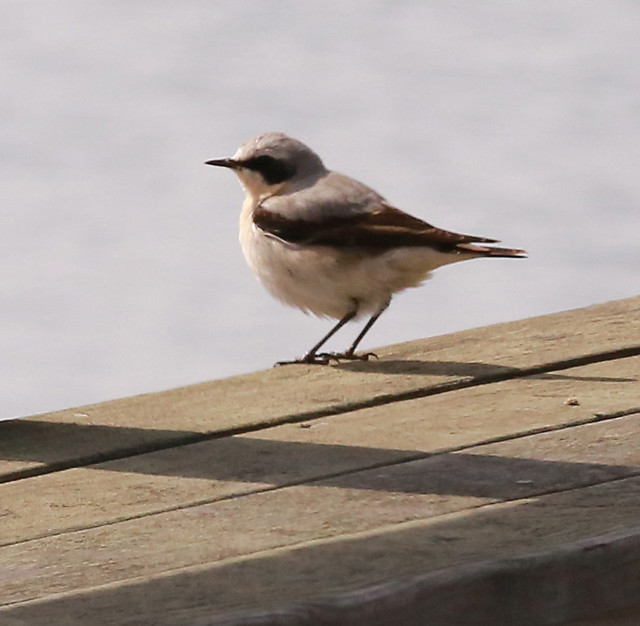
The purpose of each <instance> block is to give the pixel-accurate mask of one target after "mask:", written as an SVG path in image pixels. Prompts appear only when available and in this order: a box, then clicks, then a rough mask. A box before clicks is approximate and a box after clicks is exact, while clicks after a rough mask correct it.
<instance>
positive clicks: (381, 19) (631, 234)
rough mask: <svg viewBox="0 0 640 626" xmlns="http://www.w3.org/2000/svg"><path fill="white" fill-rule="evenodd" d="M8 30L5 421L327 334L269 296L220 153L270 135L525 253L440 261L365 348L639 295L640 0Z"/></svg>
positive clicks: (186, 377) (193, 14) (393, 6)
mask: <svg viewBox="0 0 640 626" xmlns="http://www.w3.org/2000/svg"><path fill="white" fill-rule="evenodd" d="M0 34H1V36H0V85H1V86H0V147H1V149H0V392H1V393H0V418H9V417H13V416H23V415H28V414H34V413H38V412H42V411H49V410H54V409H61V408H66V407H70V406H77V405H81V404H85V403H89V402H95V401H100V400H108V399H112V398H116V397H119V396H125V395H131V394H137V393H142V392H148V391H155V390H161V389H165V388H169V387H175V386H178V385H183V384H188V383H194V382H199V381H202V380H208V379H212V378H219V377H225V376H229V375H233V374H237V373H242V372H248V371H253V370H256V369H261V368H266V367H269V366H271V365H272V364H273V362H274V361H276V360H278V359H284V358H291V357H294V356H297V355H298V356H299V355H301V354H302V353H303V352H304V351H305V350H306V349H307V348H308V347H309V346H310V345H312V344H313V343H315V341H316V340H317V339H318V338H319V337H320V336H321V335H322V334H323V333H324V332H326V330H328V328H329V326H330V322H329V321H327V320H318V319H315V318H310V317H306V316H304V315H303V314H301V313H300V312H298V311H295V310H293V309H288V308H285V307H283V306H282V305H281V304H279V303H278V302H275V301H274V300H272V299H271V298H270V296H269V295H268V294H267V293H266V292H265V291H263V289H262V287H261V286H260V285H259V284H258V283H257V281H256V280H255V278H254V277H253V275H252V274H251V273H250V271H249V270H248V268H247V267H246V265H245V263H244V260H243V258H242V256H241V252H240V249H239V245H238V243H237V219H238V213H239V209H240V204H241V200H242V192H241V189H240V186H239V184H238V182H237V180H236V179H235V177H234V176H233V175H232V174H231V173H230V172H228V171H224V170H217V169H214V168H210V167H205V166H204V165H203V164H202V163H203V161H205V160H206V159H210V158H214V157H221V156H228V155H230V154H232V153H233V152H234V151H235V150H236V148H237V147H238V145H239V144H240V143H242V142H243V141H244V140H245V139H247V138H248V137H250V136H252V135H254V134H257V133H260V132H264V131H268V130H281V131H285V132H287V133H288V134H290V135H292V136H294V137H296V138H299V139H301V140H303V141H305V142H306V143H308V144H309V145H311V146H312V147H313V148H314V149H315V150H316V151H317V152H319V154H320V155H321V156H322V157H323V158H324V160H325V163H326V164H327V165H328V166H329V167H331V168H332V169H336V170H339V171H342V172H344V173H347V174H350V175H352V176H354V177H357V178H359V179H361V180H363V181H364V182H366V183H368V184H370V185H371V186H373V187H374V188H376V189H377V190H378V191H380V192H381V193H382V194H383V195H385V196H386V197H387V199H388V200H389V201H390V202H392V203H393V204H395V205H396V206H398V207H400V208H402V209H404V210H407V211H409V212H411V213H414V214H415V215H417V216H420V217H422V218H423V219H426V220H427V221H430V222H432V223H434V224H436V225H438V226H442V227H444V228H449V229H452V230H459V231H463V232H470V233H473V234H478V235H485V236H493V237H497V238H499V239H501V240H502V241H503V242H504V243H505V245H509V246H519V247H524V248H526V249H527V250H528V251H529V253H530V259H529V260H526V261H512V260H493V259H491V260H481V261H474V262H469V263H463V264H459V265H456V266H451V267H448V268H443V269H441V270H439V271H438V272H437V273H436V274H435V276H434V278H433V279H432V280H431V281H430V282H429V283H428V284H426V285H425V286H424V287H422V288H421V289H416V290H412V291H410V292H407V293H405V294H403V295H401V296H399V297H397V298H396V299H395V300H394V303H393V304H392V307H391V308H390V310H389V311H388V312H387V313H386V314H385V315H384V316H383V318H382V319H381V320H380V322H378V324H377V325H376V326H375V327H374V330H372V332H371V334H370V335H369V336H368V337H367V340H366V341H365V342H364V344H363V347H364V348H373V347H375V346H379V345H384V344H388V343H395V342H401V341H405V340H410V339H415V338H421V337H425V336H430V335H437V334H441V333H447V332H452V331H456V330H460V329H465V328H471V327H476V326H482V325H485V324H490V323H494V322H500V321H505V320H513V319H518V318H523V317H528V316H534V315H539V314H543V313H547V312H552V311H559V310H565V309H569V308H574V307H580V306H585V305H589V304H593V303H596V302H603V301H607V300H612V299H616V298H623V297H627V296H633V295H637V294H638V293H640V252H639V241H640V43H639V42H640V4H639V3H637V2H635V1H633V0H626V1H625V0H536V1H535V2H534V1H525V2H512V1H511V0H487V1H485V2H476V1H475V0H463V1H461V2H455V3H453V2H445V1H444V0H438V1H435V0H427V1H424V0H395V1H394V2H393V3H392V2H379V1H374V0H370V1H364V0H363V1H351V2H348V3H345V2H342V1H337V0H323V2H321V3H301V2H294V1H293V0H283V1H280V2H275V1H258V0H242V1H233V2H231V1H229V2H227V1H221V2H215V3H212V2H210V1H205V0H180V1H178V0H160V1H158V0H154V1H153V2H152V1H150V0H137V1H136V2H128V1H126V0H108V1H107V0H94V1H92V2H84V1H81V0H57V1H56V2H47V1H45V0H30V1H29V2H24V1H23V0H3V2H2V3H1V4H0ZM574 330H575V332H576V333H579V332H580V329H579V328H575V329H574ZM356 332H357V328H356V327H355V326H354V327H351V328H349V329H348V330H345V331H343V332H342V333H340V334H339V335H338V337H337V339H336V341H335V342H334V343H332V344H331V347H334V348H340V347H344V346H346V345H347V344H348V343H349V342H350V341H351V339H352V338H353V337H354V336H355V333H356ZM469 358H470V359H473V354H470V355H469Z"/></svg>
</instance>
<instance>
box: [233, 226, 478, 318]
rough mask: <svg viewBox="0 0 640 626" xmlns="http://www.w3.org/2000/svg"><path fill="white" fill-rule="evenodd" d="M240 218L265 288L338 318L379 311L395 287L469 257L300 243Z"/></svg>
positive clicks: (290, 302)
mask: <svg viewBox="0 0 640 626" xmlns="http://www.w3.org/2000/svg"><path fill="white" fill-rule="evenodd" d="M243 217H244V216H243ZM242 222H243V220H241V229H240V243H241V245H242V250H243V253H244V256H245V258H246V260H247V263H248V264H249V266H250V267H251V269H252V270H253V271H254V273H255V274H256V276H257V277H258V279H259V280H260V282H261V283H262V284H263V285H264V286H265V287H266V289H267V290H268V291H269V292H270V293H271V294H272V295H273V296H274V297H276V298H277V299H278V300H281V301H282V302H284V303H286V304H288V305H290V306H294V307H297V308H299V309H301V310H303V311H305V312H310V313H313V314H315V315H319V316H328V317H334V318H337V319H339V318H341V317H343V316H344V315H346V314H347V313H349V312H351V311H354V310H355V311H356V313H357V316H361V315H365V314H373V313H376V312H378V311H380V310H381V309H383V308H384V307H385V306H386V305H387V304H388V303H389V300H390V299H391V297H392V296H393V294H394V293H397V292H399V291H402V290H403V289H407V288H409V287H416V286H418V285H420V284H421V283H422V282H424V281H425V280H426V279H427V278H428V277H429V272H430V271H431V270H432V269H434V268H436V267H439V266H441V265H446V264H447V263H451V262H455V261H458V260H463V259H464V258H470V257H466V256H460V255H451V254H443V253H440V252H437V251H434V250H431V249H429V248H415V247H413V248H397V249H395V250H390V251H387V252H382V253H380V254H374V255H371V254H370V253H367V252H366V251H361V250H357V249H356V250H350V249H339V250H336V249H333V248H330V247H327V246H309V247H300V246H296V245H293V244H288V243H287V242H283V241H282V240H280V239H278V238H277V237H273V236H271V235H268V234H265V233H264V232H263V231H261V230H260V229H258V228H256V227H255V226H254V225H253V224H252V223H247V222H244V223H242Z"/></svg>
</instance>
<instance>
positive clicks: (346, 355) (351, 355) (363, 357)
mask: <svg viewBox="0 0 640 626" xmlns="http://www.w3.org/2000/svg"><path fill="white" fill-rule="evenodd" d="M388 306H389V303H388V302H387V303H386V304H385V305H384V306H383V307H382V308H381V309H380V310H379V311H378V312H377V313H374V314H373V315H372V316H371V318H370V319H369V321H368V322H367V323H366V324H365V326H364V328H363V329H362V330H361V331H360V334H359V335H358V336H357V337H356V338H355V340H354V342H353V343H352V344H351V345H350V346H349V349H348V350H347V351H346V352H343V353H342V354H334V355H333V357H334V358H336V359H347V360H351V361H368V360H369V358H370V357H375V358H376V359H377V358H378V355H377V354H376V353H375V352H365V353H364V354H355V351H356V348H357V347H358V344H359V343H360V342H361V341H362V338H363V337H364V336H365V335H366V334H367V333H368V332H369V331H370V330H371V327H372V326H373V325H374V324H375V323H376V321H377V320H378V318H379V317H380V316H381V315H382V314H383V313H384V312H385V311H386V310H387V307H388Z"/></svg>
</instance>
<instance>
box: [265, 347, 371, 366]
mask: <svg viewBox="0 0 640 626" xmlns="http://www.w3.org/2000/svg"><path fill="white" fill-rule="evenodd" d="M371 357H373V358H376V359H377V358H378V355H377V354H376V353H375V352H364V353H362V354H355V352H349V351H347V352H320V353H318V354H316V353H313V354H305V355H304V356H303V357H302V358H300V359H293V360H292V361H278V362H277V363H276V365H275V366H276V367H279V366H280V365H295V364H302V365H329V363H331V362H335V363H339V362H340V361H368V360H369V359H370V358H371Z"/></svg>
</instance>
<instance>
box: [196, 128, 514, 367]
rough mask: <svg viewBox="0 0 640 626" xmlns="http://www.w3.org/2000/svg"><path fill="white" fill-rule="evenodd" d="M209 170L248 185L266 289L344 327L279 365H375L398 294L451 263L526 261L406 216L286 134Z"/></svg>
mask: <svg viewBox="0 0 640 626" xmlns="http://www.w3.org/2000/svg"><path fill="white" fill-rule="evenodd" d="M205 164H206V165H213V166H217V167H224V168H228V169H231V170H233V171H234V172H235V173H236V174H237V176H238V178H239V179H240V182H241V184H242V186H243V187H244V190H245V199H244V202H243V205H242V211H241V213H240V236H239V238H240V244H241V247H242V251H243V254H244V257H245V259H246V261H247V263H248V265H249V266H250V268H251V269H252V270H253V272H254V273H255V274H256V276H257V277H258V279H259V281H260V282H261V283H262V284H263V286H264V287H266V289H267V290H268V291H269V292H270V293H271V294H272V295H273V296H274V297H275V298H277V299H278V300H280V301H282V302H283V303H285V304H287V305H290V306H293V307H297V308H298V309H301V310H302V311H303V312H305V313H312V314H314V315H316V316H319V317H329V318H334V319H335V320H337V323H336V324H335V325H334V326H333V327H332V328H331V330H330V331H329V332H328V333H327V334H326V335H324V336H323V337H322V338H321V339H320V341H318V342H317V343H316V344H315V345H313V347H311V349H310V350H308V351H307V352H306V354H305V355H304V356H303V357H301V358H296V359H293V360H288V361H279V362H278V363H277V365H285V364H291V363H305V364H323V365H326V364H329V363H331V362H338V361H341V360H361V361H366V360H368V359H369V358H370V357H372V356H376V355H375V354H374V353H372V352H364V353H356V349H357V347H358V345H359V344H360V342H361V341H362V339H363V338H364V336H365V335H366V334H367V333H368V332H369V330H371V327H372V326H373V325H374V324H375V322H376V321H377V320H378V318H379V317H380V316H381V315H382V313H384V311H385V310H386V309H387V307H388V306H389V303H390V302H391V299H392V297H393V296H394V295H395V294H397V293H399V292H401V291H403V290H405V289H408V288H410V287H417V286H419V285H421V284H422V283H423V282H424V281H425V280H426V279H428V278H429V276H430V273H431V272H432V271H433V270H434V269H436V268H438V267H441V266H443V265H448V264H450V263H457V262H458V261H464V260H467V259H474V258H481V257H509V258H523V257H525V256H526V252H525V251H524V250H520V249H517V248H501V247H496V246H492V245H487V244H495V243H498V240H497V239H490V238H487V237H476V236H473V235H463V234H459V233H455V232H450V231H447V230H443V229H441V228H437V227H435V226H432V225H431V224H428V223H427V222H425V221H423V220H421V219H419V218H417V217H413V216H412V215H410V214H408V213H405V212H404V211H401V210H400V209H398V208H396V207H394V206H392V205H391V204H389V203H388V202H387V200H385V198H384V197H382V196H381V195H380V194H379V193H377V192H376V191H374V190H373V189H372V188H371V187H368V186H367V185H365V184H363V183H361V182H359V181H357V180H355V179H353V178H350V177H349V176H346V175H344V174H340V173H338V172H335V171H332V170H329V169H327V167H325V165H324V163H323V161H322V159H321V158H320V157H319V156H318V154H316V153H315V152H314V151H313V150H312V149H311V148H309V147H308V146H307V145H305V144H304V143H302V142H301V141H298V140H297V139H293V138H292V137H289V136H288V135H286V134H284V133H281V132H267V133H264V134H261V135H257V136H255V137H252V138H251V139H249V140H248V141H246V142H245V143H243V144H242V145H241V146H240V148H238V150H237V151H236V153H235V154H234V155H233V156H232V157H227V158H218V159H212V160H209V161H205ZM364 316H368V317H369V319H368V321H367V322H366V324H365V325H364V327H363V328H362V330H361V332H360V333H359V334H358V335H357V336H356V338H355V340H354V341H353V342H352V343H351V345H350V346H349V347H348V348H347V349H346V350H345V351H344V352H321V351H320V350H321V348H322V346H324V345H325V343H326V342H327V341H328V340H329V338H330V337H332V336H333V335H334V334H335V333H336V332H337V331H338V330H340V328H342V327H343V326H344V325H345V324H347V323H348V322H351V321H352V320H356V319H359V318H362V317H364Z"/></svg>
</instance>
